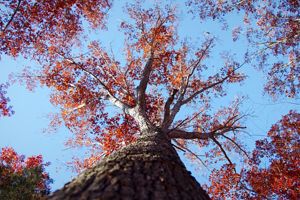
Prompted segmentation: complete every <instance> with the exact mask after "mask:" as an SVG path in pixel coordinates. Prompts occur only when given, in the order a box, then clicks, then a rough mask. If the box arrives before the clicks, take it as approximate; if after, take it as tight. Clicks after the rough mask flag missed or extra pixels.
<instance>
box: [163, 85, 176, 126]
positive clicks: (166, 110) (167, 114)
mask: <svg viewBox="0 0 300 200" xmlns="http://www.w3.org/2000/svg"><path fill="white" fill-rule="evenodd" d="M177 92H178V90H177V89H174V90H173V93H172V94H171V95H170V96H169V98H168V100H167V101H166V104H165V108H164V120H163V123H162V125H163V127H162V128H163V129H164V128H166V127H164V125H165V124H167V123H166V122H167V121H168V120H169V117H170V106H171V104H172V103H173V101H174V98H175V95H176V93H177Z"/></svg>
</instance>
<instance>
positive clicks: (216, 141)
mask: <svg viewBox="0 0 300 200" xmlns="http://www.w3.org/2000/svg"><path fill="white" fill-rule="evenodd" d="M211 139H212V140H213V141H214V142H215V143H216V145H218V147H219V148H220V149H221V151H222V152H223V154H224V156H225V158H226V159H227V161H228V162H229V164H231V165H233V163H232V162H231V160H230V158H229V157H228V155H227V153H226V151H225V150H224V148H223V147H222V145H221V144H220V142H219V141H218V140H217V139H216V138H214V137H211ZM234 171H235V169H234Z"/></svg>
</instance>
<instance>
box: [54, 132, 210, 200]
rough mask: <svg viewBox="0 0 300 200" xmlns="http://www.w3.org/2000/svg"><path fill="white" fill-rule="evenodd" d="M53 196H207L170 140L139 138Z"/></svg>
mask: <svg viewBox="0 0 300 200" xmlns="http://www.w3.org/2000/svg"><path fill="white" fill-rule="evenodd" d="M50 199H52V200H56V199H64V200H67V199H76V200H77V199H103V200H106V199H113V200H118V199H128V200H133V199H137V200H144V199H145V200H146V199H147V200H148V199H149V200H150V199H156V200H157V199H172V200H175V199H178V200H179V199H180V200H189V199H197V200H198V199H199V200H200V199H201V200H204V199H209V196H208V195H207V194H206V192H205V191H204V190H203V189H202V188H201V186H200V185H199V183H198V182H197V181H196V180H195V178H194V177H192V176H191V173H190V172H189V171H187V170H186V168H185V166H184V165H183V163H182V162H181V161H180V159H179V157H178V155H177V153H176V151H175V150H174V148H173V147H172V145H171V143H170V141H168V140H167V139H165V138H163V137H162V136H159V135H152V136H146V137H143V138H139V139H138V140H137V141H136V142H135V143H133V144H131V145H128V146H127V147H124V148H123V149H121V150H119V151H117V152H115V153H114V154H112V155H110V156H108V157H107V158H105V159H103V160H102V161H101V162H100V163H99V164H98V165H97V166H95V167H93V168H92V169H89V170H86V171H85V172H84V173H82V174H81V175H79V176H78V177H77V178H76V179H74V180H73V181H72V182H70V183H68V184H66V185H65V186H64V187H63V188H62V189H61V190H58V191H56V192H54V193H53V195H52V196H51V197H50Z"/></svg>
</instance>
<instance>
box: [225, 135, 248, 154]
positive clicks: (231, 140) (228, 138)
mask: <svg viewBox="0 0 300 200" xmlns="http://www.w3.org/2000/svg"><path fill="white" fill-rule="evenodd" d="M222 137H224V138H226V139H227V140H229V141H230V142H232V143H233V144H234V145H235V146H236V147H237V148H238V149H240V150H241V151H242V152H243V153H244V154H245V155H246V156H247V158H248V159H250V157H249V155H248V153H247V152H246V151H245V150H244V149H243V148H242V147H241V146H240V145H238V144H237V143H236V142H235V141H234V140H233V139H231V138H230V137H227V136H226V135H222Z"/></svg>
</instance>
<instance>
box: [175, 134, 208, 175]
mask: <svg viewBox="0 0 300 200" xmlns="http://www.w3.org/2000/svg"><path fill="white" fill-rule="evenodd" d="M173 141H174V142H175V143H176V144H177V145H178V146H179V148H181V150H182V149H183V150H185V151H187V152H188V153H190V154H192V156H194V157H195V158H197V159H198V160H199V161H200V162H201V163H202V165H203V166H204V167H205V168H206V169H208V167H207V166H206V164H205V163H204V161H203V160H202V159H201V158H200V157H199V155H197V154H195V153H194V152H192V151H191V150H190V149H188V148H186V147H184V146H182V145H181V144H180V143H179V142H177V141H176V140H173ZM177 148H178V147H177ZM185 151H184V152H185Z"/></svg>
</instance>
